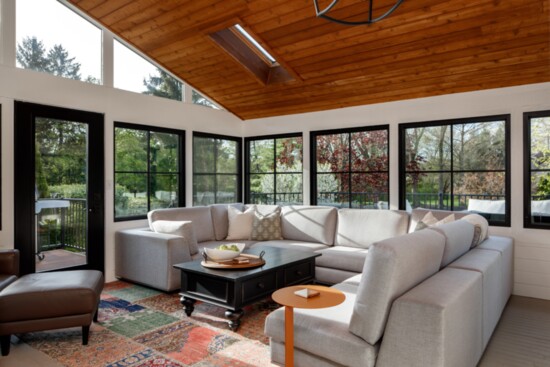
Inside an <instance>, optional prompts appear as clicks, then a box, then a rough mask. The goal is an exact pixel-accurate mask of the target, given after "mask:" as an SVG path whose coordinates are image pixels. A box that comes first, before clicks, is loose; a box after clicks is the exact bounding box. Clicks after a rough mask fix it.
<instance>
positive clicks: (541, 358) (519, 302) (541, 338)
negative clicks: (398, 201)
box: [0, 296, 550, 367]
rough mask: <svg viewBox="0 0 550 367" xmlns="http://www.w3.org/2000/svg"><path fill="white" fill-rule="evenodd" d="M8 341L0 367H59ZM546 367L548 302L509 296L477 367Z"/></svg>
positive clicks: (549, 349)
mask: <svg viewBox="0 0 550 367" xmlns="http://www.w3.org/2000/svg"><path fill="white" fill-rule="evenodd" d="M12 343H13V344H12V348H11V349H12V350H11V352H10V355H9V356H8V357H0V367H23V366H25V367H62V366H61V365H59V364H58V363H57V362H56V361H54V360H52V359H51V358H50V357H48V356H47V355H45V354H43V353H41V352H39V351H37V350H36V349H33V348H30V347H29V346H27V345H26V344H24V343H21V342H18V341H17V340H16V338H12ZM549 366H550V301H546V300H540V299H536V298H527V297H520V296H512V297H511V298H510V301H509V302H508V305H507V306H506V309H505V310H504V313H503V315H502V317H501V319H500V323H499V325H498V326H497V328H496V329H495V332H494V334H493V337H492V338H491V341H490V342H489V345H488V346H487V349H486V350H485V354H484V355H483V357H482V359H481V361H480V363H479V365H478V367H549ZM98 367H100V366H98Z"/></svg>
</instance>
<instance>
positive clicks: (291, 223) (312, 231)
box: [281, 205, 337, 246]
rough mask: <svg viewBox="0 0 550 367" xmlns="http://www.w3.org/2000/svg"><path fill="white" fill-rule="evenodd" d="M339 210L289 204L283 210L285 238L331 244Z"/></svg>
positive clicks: (282, 220) (282, 223)
mask: <svg viewBox="0 0 550 367" xmlns="http://www.w3.org/2000/svg"><path fill="white" fill-rule="evenodd" d="M336 220H337V210H336V208H333V207H327V206H306V205H289V206H283V208H282V210H281V228H282V232H283V238H284V239H285V240H294V241H306V242H319V243H322V244H324V245H329V246H331V245H332V244H333V243H334V232H335V231H336Z"/></svg>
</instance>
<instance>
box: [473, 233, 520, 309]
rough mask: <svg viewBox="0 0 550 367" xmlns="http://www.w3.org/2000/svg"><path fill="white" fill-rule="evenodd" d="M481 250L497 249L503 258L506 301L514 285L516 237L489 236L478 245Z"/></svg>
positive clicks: (503, 282)
mask: <svg viewBox="0 0 550 367" xmlns="http://www.w3.org/2000/svg"><path fill="white" fill-rule="evenodd" d="M476 249H479V250H490V251H497V252H499V253H500V256H501V258H502V261H501V264H502V284H504V286H503V289H502V291H503V299H504V301H505V302H506V301H507V300H508V298H509V297H510V295H511V294H512V288H513V286H514V239H513V238H511V237H501V236H489V237H487V239H486V240H485V241H483V243H482V244H480V245H479V246H477V247H476Z"/></svg>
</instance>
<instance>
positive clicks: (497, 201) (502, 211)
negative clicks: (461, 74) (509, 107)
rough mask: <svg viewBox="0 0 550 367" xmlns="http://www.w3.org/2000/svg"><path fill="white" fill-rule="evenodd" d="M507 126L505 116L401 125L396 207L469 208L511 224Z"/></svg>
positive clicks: (499, 222)
mask: <svg viewBox="0 0 550 367" xmlns="http://www.w3.org/2000/svg"><path fill="white" fill-rule="evenodd" d="M509 128H510V116H509V115H501V116H488V117H473V118H465V119H454V120H445V121H431V122H422V123H406V124H400V125H399V142H400V144H399V146H400V153H399V154H400V156H399V173H400V176H399V184H400V198H399V200H400V207H401V208H402V209H405V208H406V207H409V206H410V207H412V208H430V209H444V210H456V211H466V210H467V211H470V212H476V213H479V214H481V215H483V216H485V217H486V218H487V219H488V220H489V223H490V224H491V225H501V226H509V225H510V189H509V188H510V170H509V168H510V143H509V139H510V134H509Z"/></svg>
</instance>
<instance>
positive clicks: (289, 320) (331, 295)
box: [271, 285, 346, 367]
mask: <svg viewBox="0 0 550 367" xmlns="http://www.w3.org/2000/svg"><path fill="white" fill-rule="evenodd" d="M306 288H307V289H311V290H315V291H317V292H319V294H318V295H316V296H313V297H310V298H304V297H300V296H297V295H295V294H294V292H296V291H298V290H301V289H306ZM271 297H272V298H273V300H274V301H275V302H277V303H278V304H280V305H283V306H285V366H286V367H293V366H294V308H325V307H333V306H336V305H339V304H340V303H342V302H344V300H345V299H346V296H345V295H344V293H342V292H341V291H339V290H338V289H334V288H329V287H324V286H319V285H296V286H292V287H286V288H281V289H279V290H278V291H275V292H274V293H273V294H272V295H271Z"/></svg>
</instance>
